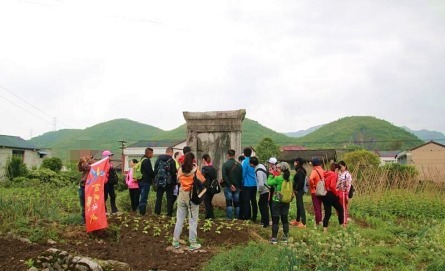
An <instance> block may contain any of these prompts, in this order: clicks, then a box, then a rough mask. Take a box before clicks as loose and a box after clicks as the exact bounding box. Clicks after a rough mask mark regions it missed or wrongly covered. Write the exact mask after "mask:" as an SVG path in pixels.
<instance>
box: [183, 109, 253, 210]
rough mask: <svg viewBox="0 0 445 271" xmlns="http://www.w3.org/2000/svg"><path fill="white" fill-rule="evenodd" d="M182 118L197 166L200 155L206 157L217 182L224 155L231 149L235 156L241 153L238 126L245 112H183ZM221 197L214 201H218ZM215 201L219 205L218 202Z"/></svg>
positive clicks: (240, 130) (240, 129) (240, 128)
mask: <svg viewBox="0 0 445 271" xmlns="http://www.w3.org/2000/svg"><path fill="white" fill-rule="evenodd" d="M183 115H184V118H185V120H186V122H187V145H188V146H190V147H191V148H192V152H193V153H194V154H195V155H196V160H197V161H198V163H199V165H200V164H201V157H202V155H203V154H204V153H208V154H209V155H210V157H211V158H212V161H213V166H214V167H215V169H216V171H217V172H218V180H221V178H222V174H221V168H222V164H223V163H224V162H225V161H226V160H227V157H226V153H227V151H228V150H229V149H233V150H235V152H236V155H237V156H238V155H240V154H241V153H242V150H241V133H242V122H243V120H244V117H245V116H246V110H245V109H240V110H234V111H211V112H183ZM222 194H223V193H220V194H219V196H218V197H215V198H220V197H221V195H222ZM222 196H223V195H222ZM222 199H224V196H223V197H222ZM217 201H218V204H220V200H217Z"/></svg>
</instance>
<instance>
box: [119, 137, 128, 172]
mask: <svg viewBox="0 0 445 271" xmlns="http://www.w3.org/2000/svg"><path fill="white" fill-rule="evenodd" d="M119 142H120V143H121V147H120V149H121V161H122V174H124V173H125V165H126V163H125V155H124V149H125V143H127V141H125V140H119Z"/></svg>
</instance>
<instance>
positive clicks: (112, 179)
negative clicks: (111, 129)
mask: <svg viewBox="0 0 445 271" xmlns="http://www.w3.org/2000/svg"><path fill="white" fill-rule="evenodd" d="M107 156H108V157H110V161H111V156H113V153H112V152H111V151H109V150H105V151H103V152H102V158H105V157H107ZM117 178H118V177H117V174H116V170H115V169H114V168H113V165H112V164H111V163H110V168H109V170H108V172H107V179H108V180H107V182H106V183H105V187H104V188H105V189H104V193H105V196H104V200H105V211H106V210H107V199H108V195H110V205H111V212H112V213H113V214H115V213H117V212H118V211H119V210H118V209H117V206H116V192H115V190H114V185H115V184H116V183H117V181H118V180H117Z"/></svg>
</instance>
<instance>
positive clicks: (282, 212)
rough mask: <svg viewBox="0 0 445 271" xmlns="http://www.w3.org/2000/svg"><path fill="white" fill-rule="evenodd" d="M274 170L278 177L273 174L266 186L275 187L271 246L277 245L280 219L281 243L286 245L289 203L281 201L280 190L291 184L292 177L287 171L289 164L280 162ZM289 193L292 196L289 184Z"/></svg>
mask: <svg viewBox="0 0 445 271" xmlns="http://www.w3.org/2000/svg"><path fill="white" fill-rule="evenodd" d="M276 169H277V170H278V171H279V172H280V175H278V176H274V175H273V174H270V175H269V178H268V179H267V185H269V186H274V187H275V193H274V195H273V197H272V238H271V239H270V243H271V244H274V245H275V244H277V243H278V241H277V235H278V229H279V226H278V223H279V221H280V219H281V223H282V224H283V237H282V239H281V241H282V242H283V243H287V240H288V238H289V219H288V215H289V207H290V202H283V199H282V195H283V194H282V192H283V191H282V188H283V186H284V182H289V183H290V182H291V180H292V176H291V175H290V171H289V164H288V163H286V162H281V163H279V164H278V165H277V167H276ZM289 187H290V193H291V194H292V185H291V184H289Z"/></svg>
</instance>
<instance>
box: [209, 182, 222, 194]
mask: <svg viewBox="0 0 445 271" xmlns="http://www.w3.org/2000/svg"><path fill="white" fill-rule="evenodd" d="M219 192H221V186H220V185H219V181H218V180H213V181H212V182H211V183H210V186H209V193H211V194H218V193H219Z"/></svg>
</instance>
